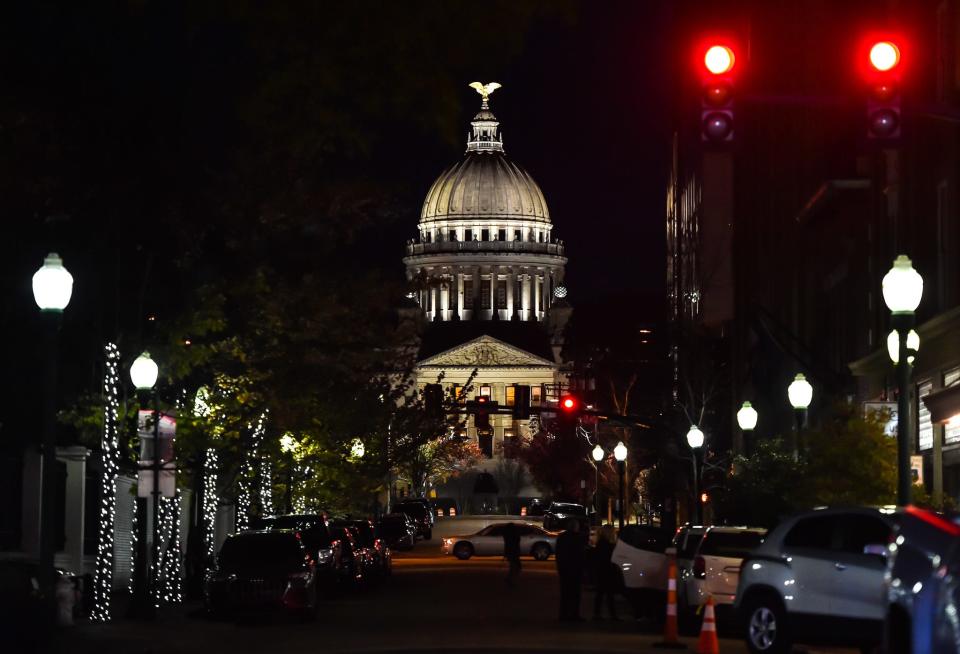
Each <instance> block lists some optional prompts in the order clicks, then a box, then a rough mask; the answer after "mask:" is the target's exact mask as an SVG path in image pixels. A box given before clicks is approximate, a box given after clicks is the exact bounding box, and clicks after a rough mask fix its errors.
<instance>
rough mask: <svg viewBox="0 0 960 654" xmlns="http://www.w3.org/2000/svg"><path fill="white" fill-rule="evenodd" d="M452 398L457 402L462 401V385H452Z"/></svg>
mask: <svg viewBox="0 0 960 654" xmlns="http://www.w3.org/2000/svg"><path fill="white" fill-rule="evenodd" d="M453 398H454V399H455V400H456V401H457V402H462V401H463V384H454V385H453Z"/></svg>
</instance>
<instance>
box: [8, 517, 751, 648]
mask: <svg viewBox="0 0 960 654" xmlns="http://www.w3.org/2000/svg"><path fill="white" fill-rule="evenodd" d="M472 527H473V525H469V523H467V522H466V521H464V522H462V523H460V522H458V523H455V524H452V525H444V528H441V529H438V530H435V532H434V539H433V541H432V542H422V543H420V544H418V545H417V547H416V549H415V550H413V551H412V552H407V553H397V554H396V558H395V564H394V574H393V576H392V577H391V578H390V579H388V580H387V581H386V582H385V583H384V584H383V585H381V586H379V587H376V588H370V589H364V590H358V591H355V592H351V593H348V594H347V595H345V596H343V597H341V598H338V599H331V600H328V601H326V602H324V604H323V605H322V607H321V610H320V613H319V615H318V618H317V620H316V621H315V622H312V623H308V624H298V623H295V622H292V621H287V620H283V619H258V620H244V621H241V622H236V621H223V622H217V621H211V620H209V619H208V618H206V617H205V616H203V614H202V613H201V612H200V611H199V610H198V606H197V605H195V604H186V605H184V606H182V607H173V608H166V609H164V611H163V614H162V616H161V618H160V619H159V620H158V621H157V622H153V623H142V622H133V621H126V620H120V621H116V622H114V623H112V624H109V625H89V624H87V625H79V626H77V627H74V628H73V629H72V630H69V631H66V632H64V633H63V634H61V635H60V636H59V638H58V639H57V644H56V645H51V646H50V648H49V649H48V650H47V651H56V652H63V653H64V654H67V653H68V652H69V653H70V654H88V653H89V654H94V653H96V654H110V653H113V652H116V653H117V654H120V653H123V654H187V653H189V654H194V653H197V654H199V653H203V654H214V653H219V652H224V653H230V654H241V653H245V652H251V653H253V652H257V653H259V652H283V653H284V654H297V653H300V652H303V653H306V652H310V653H311V654H313V653H315V652H425V651H426V652H464V653H469V652H481V651H484V652H487V651H491V650H499V651H501V652H631V653H634V654H635V653H636V652H654V651H660V652H662V651H665V650H656V649H654V648H652V644H653V643H654V642H656V641H657V640H659V639H660V636H661V634H660V633H659V627H658V626H657V625H656V624H654V623H653V622H637V621H635V620H634V619H633V615H632V611H631V610H630V609H629V607H628V606H627V605H626V604H625V603H621V604H620V615H621V617H623V618H624V620H623V621H620V622H610V621H602V622H594V621H591V620H588V621H584V622H580V623H560V622H558V621H557V595H558V581H557V577H556V573H555V570H554V562H553V559H551V560H550V561H546V562H537V561H533V560H532V559H530V558H525V559H524V560H523V571H522V573H521V576H520V583H519V585H518V587H516V588H513V589H510V588H508V587H507V586H506V584H505V575H506V564H505V562H503V561H502V560H500V559H498V558H473V559H471V560H469V561H458V560H456V559H454V558H453V557H445V556H443V555H442V554H441V552H440V544H439V543H440V541H439V539H440V538H441V537H442V536H443V535H445V534H449V533H452V531H464V530H469V528H472ZM591 600H592V596H591V593H590V592H589V591H585V593H584V597H583V607H582V615H583V616H584V617H589V616H590V615H591V614H592V604H591ZM683 640H684V641H685V642H686V643H687V644H688V645H689V647H690V650H691V651H695V649H696V639H695V638H685V639H683ZM5 651H11V652H18V651H26V650H18V649H11V650H6V649H5ZM666 651H670V650H666ZM720 651H721V652H724V653H725V654H726V653H740V652H745V651H746V649H745V647H744V646H743V644H742V642H741V641H739V640H737V639H729V638H724V639H721V650H720Z"/></svg>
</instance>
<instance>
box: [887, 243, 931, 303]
mask: <svg viewBox="0 0 960 654" xmlns="http://www.w3.org/2000/svg"><path fill="white" fill-rule="evenodd" d="M922 297H923V277H921V276H920V273H918V272H917V271H916V270H914V269H913V263H912V262H911V261H910V259H909V258H908V257H907V256H906V255H904V254H901V255H900V256H899V257H897V258H896V260H894V262H893V268H891V269H890V271H889V272H888V273H887V274H886V275H884V276H883V301H884V302H885V303H886V304H887V308H888V309H890V311H891V312H892V313H894V314H908V313H913V312H914V311H916V310H917V307H918V306H919V305H920V299H921V298H922Z"/></svg>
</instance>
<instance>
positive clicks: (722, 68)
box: [703, 45, 735, 75]
mask: <svg viewBox="0 0 960 654" xmlns="http://www.w3.org/2000/svg"><path fill="white" fill-rule="evenodd" d="M734 61H735V59H734V56H733V50H731V49H730V48H728V47H727V46H725V45H712V46H710V47H709V48H707V52H706V54H704V55H703V65H704V66H706V67H707V70H709V71H710V72H711V73H713V74H714V75H723V74H724V73H727V72H729V71H730V69H731V68H733V63H734Z"/></svg>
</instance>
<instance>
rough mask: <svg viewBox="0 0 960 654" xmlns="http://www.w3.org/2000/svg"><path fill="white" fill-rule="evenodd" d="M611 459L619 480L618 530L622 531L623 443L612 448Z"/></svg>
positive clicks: (624, 448) (625, 448)
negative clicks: (614, 462)
mask: <svg viewBox="0 0 960 654" xmlns="http://www.w3.org/2000/svg"><path fill="white" fill-rule="evenodd" d="M613 458H615V459H616V460H617V476H618V477H619V478H620V497H619V503H620V518H619V520H620V529H623V515H624V513H626V510H627V506H626V501H625V500H624V493H623V490H624V489H623V486H624V480H623V478H624V471H625V469H626V460H627V446H626V445H624V444H623V441H620V442H619V443H617V446H616V447H615V448H613Z"/></svg>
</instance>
